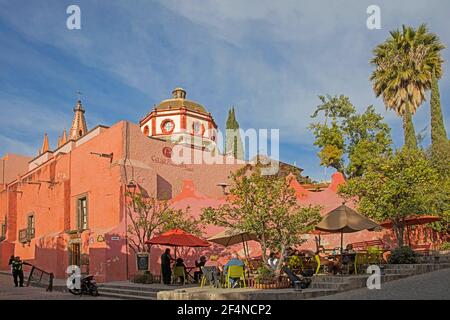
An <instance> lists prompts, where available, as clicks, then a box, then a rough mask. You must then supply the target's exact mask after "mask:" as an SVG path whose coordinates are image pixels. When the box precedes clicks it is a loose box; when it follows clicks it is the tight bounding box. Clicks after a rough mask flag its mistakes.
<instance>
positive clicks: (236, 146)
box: [225, 107, 244, 160]
mask: <svg viewBox="0 0 450 320" xmlns="http://www.w3.org/2000/svg"><path fill="white" fill-rule="evenodd" d="M225 154H232V155H233V157H234V158H235V159H239V160H243V159H244V147H243V144H242V138H241V134H240V132H239V123H238V121H237V120H236V114H235V111H234V107H232V108H231V109H230V110H229V111H228V118H227V124H226V142H225Z"/></svg>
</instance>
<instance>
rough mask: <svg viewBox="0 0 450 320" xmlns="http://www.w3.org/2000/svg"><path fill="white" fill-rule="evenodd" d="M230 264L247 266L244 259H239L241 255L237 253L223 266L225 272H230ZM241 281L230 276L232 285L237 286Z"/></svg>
mask: <svg viewBox="0 0 450 320" xmlns="http://www.w3.org/2000/svg"><path fill="white" fill-rule="evenodd" d="M230 266H242V268H245V264H244V262H243V261H242V260H240V259H239V256H238V254H237V253H233V254H232V255H231V259H230V260H229V261H228V262H227V263H226V264H225V266H224V268H223V272H224V274H227V273H228V268H229V267H230ZM238 282H239V279H236V278H230V283H231V287H233V288H234V287H235V286H236V285H237V284H238Z"/></svg>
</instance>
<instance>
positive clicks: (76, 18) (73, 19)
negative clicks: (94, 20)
mask: <svg viewBox="0 0 450 320" xmlns="http://www.w3.org/2000/svg"><path fill="white" fill-rule="evenodd" d="M66 13H67V14H69V17H67V20H66V26H67V29H69V30H80V29H81V9H80V7H79V6H77V5H75V4H72V5H70V6H68V7H67V9H66Z"/></svg>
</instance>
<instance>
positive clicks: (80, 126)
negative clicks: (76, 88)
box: [69, 100, 87, 140]
mask: <svg viewBox="0 0 450 320" xmlns="http://www.w3.org/2000/svg"><path fill="white" fill-rule="evenodd" d="M73 112H74V113H75V115H74V117H73V121H72V127H71V128H70V133H69V139H71V140H78V139H79V138H81V137H82V136H84V135H85V134H86V133H87V125H86V119H85V117H84V113H85V110H84V109H83V105H82V104H81V100H78V101H77V105H76V106H75V108H74V109H73Z"/></svg>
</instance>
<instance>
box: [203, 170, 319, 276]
mask: <svg viewBox="0 0 450 320" xmlns="http://www.w3.org/2000/svg"><path fill="white" fill-rule="evenodd" d="M231 177H232V180H233V185H232V187H231V189H230V201H229V202H228V203H227V204H224V205H222V206H220V207H219V208H206V209H204V210H203V213H202V220H203V221H204V222H206V223H209V224H213V225H217V226H222V227H227V228H230V229H232V230H236V231H242V232H249V233H252V234H255V235H256V237H257V239H258V242H259V243H260V245H261V249H262V257H263V260H264V262H265V263H267V261H268V256H267V250H273V251H276V252H279V254H280V260H279V262H278V266H277V268H276V272H275V273H276V274H279V273H280V270H281V267H282V264H283V259H284V254H285V250H286V249H287V248H288V247H291V246H296V245H300V244H302V243H303V242H304V241H305V240H304V238H303V237H302V234H305V233H307V232H309V231H311V230H312V229H313V228H314V226H315V225H316V224H317V222H318V221H319V220H320V214H319V212H320V208H319V207H317V206H300V205H299V204H298V203H297V198H296V196H295V191H294V190H293V189H292V188H291V187H290V185H289V181H288V180H287V179H286V178H283V177H279V176H267V175H261V170H260V168H259V167H252V166H247V167H244V168H242V169H241V170H238V171H237V172H236V173H234V174H232V176H231Z"/></svg>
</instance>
